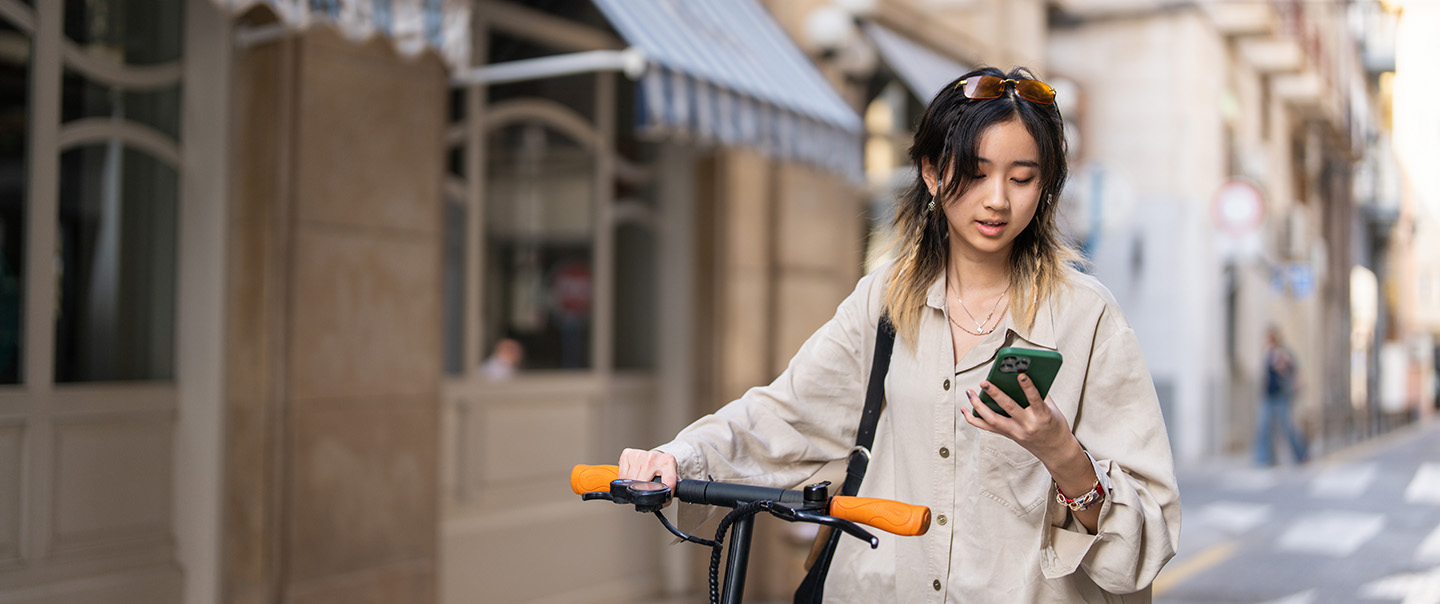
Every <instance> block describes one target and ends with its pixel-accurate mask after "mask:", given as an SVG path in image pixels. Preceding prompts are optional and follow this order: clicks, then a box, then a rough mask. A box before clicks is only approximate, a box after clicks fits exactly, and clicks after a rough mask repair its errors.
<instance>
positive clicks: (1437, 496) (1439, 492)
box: [1405, 462, 1440, 505]
mask: <svg viewBox="0 0 1440 604" xmlns="http://www.w3.org/2000/svg"><path fill="white" fill-rule="evenodd" d="M1405 502H1406V503H1429V504H1436V505H1440V463H1434V462H1430V463H1424V464H1420V469H1419V470H1416V471H1415V478H1414V479H1412V480H1411V481H1410V486H1409V487H1406V489H1405Z"/></svg>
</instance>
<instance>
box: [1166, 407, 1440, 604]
mask: <svg viewBox="0 0 1440 604" xmlns="http://www.w3.org/2000/svg"><path fill="white" fill-rule="evenodd" d="M1179 472H1180V475H1179V479H1180V491H1181V501H1182V502H1183V505H1184V519H1185V520H1184V525H1183V533H1182V537H1181V551H1180V553H1179V555H1178V556H1177V557H1176V559H1175V560H1173V561H1171V563H1170V565H1169V566H1168V567H1166V570H1165V572H1163V573H1162V574H1161V576H1160V579H1159V580H1157V581H1156V584H1155V587H1156V589H1155V593H1156V599H1155V601H1156V602H1157V604H1199V603H1206V604H1213V603H1244V604H1320V603H1328V602H1401V603H1403V604H1430V603H1435V604H1440V422H1432V423H1431V424H1429V425H1426V426H1411V427H1407V428H1402V429H1400V430H1398V431H1397V432H1395V433H1392V434H1389V435H1387V436H1383V437H1381V438H1378V439H1376V440H1374V441H1370V442H1368V443H1365V444H1362V445H1359V446H1357V447H1354V448H1352V449H1349V450H1346V451H1342V452H1339V453H1337V454H1335V455H1331V456H1328V457H1327V458H1324V459H1321V460H1318V461H1316V462H1312V463H1310V464H1306V465H1302V466H1294V465H1288V466H1280V467H1276V468H1268V469H1257V468H1252V467H1249V466H1248V465H1246V464H1245V463H1244V462H1241V461H1229V462H1216V463H1211V464H1205V465H1202V466H1197V467H1190V468H1183V467H1182V468H1180V469H1179Z"/></svg>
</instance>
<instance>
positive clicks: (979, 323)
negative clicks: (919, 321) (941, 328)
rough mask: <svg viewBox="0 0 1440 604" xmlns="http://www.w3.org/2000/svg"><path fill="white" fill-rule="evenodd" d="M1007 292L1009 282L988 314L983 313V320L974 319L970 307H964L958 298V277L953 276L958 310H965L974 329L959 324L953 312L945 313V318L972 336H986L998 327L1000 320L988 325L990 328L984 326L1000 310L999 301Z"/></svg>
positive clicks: (1008, 290)
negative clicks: (973, 323)
mask: <svg viewBox="0 0 1440 604" xmlns="http://www.w3.org/2000/svg"><path fill="white" fill-rule="evenodd" d="M1008 293H1010V284H1006V285H1005V291H1003V292H1000V297H998V298H996V299H995V306H993V307H991V308H990V314H988V315H985V318H984V319H983V320H981V319H976V318H975V315H972V314H970V309H968V308H965V301H964V300H961V299H960V278H959V277H958V276H957V277H956V278H955V302H957V303H959V304H960V310H961V311H964V312H965V316H967V317H970V320H971V321H974V322H975V329H974V330H971V329H970V328H968V327H966V326H964V325H961V324H960V322H959V321H956V320H955V315H954V314H953V313H945V315H946V317H947V318H949V319H950V324H952V325H954V326H956V327H959V328H960V331H963V332H965V333H968V334H970V335H972V336H988V335H990V334H991V333H994V332H995V328H997V327H1000V322H999V321H996V322H995V324H994V325H991V326H990V329H985V326H986V325H989V324H990V319H993V318H995V312H996V311H998V310H1000V302H1001V301H1002V300H1004V299H1005V294H1008ZM1001 316H1004V315H1001Z"/></svg>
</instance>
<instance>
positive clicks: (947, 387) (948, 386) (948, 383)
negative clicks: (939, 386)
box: [945, 380, 950, 390]
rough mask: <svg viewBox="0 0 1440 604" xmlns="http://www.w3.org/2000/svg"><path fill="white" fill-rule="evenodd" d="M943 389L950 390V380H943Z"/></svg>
mask: <svg viewBox="0 0 1440 604" xmlns="http://www.w3.org/2000/svg"><path fill="white" fill-rule="evenodd" d="M945 389H946V390H949V389H950V380H945Z"/></svg>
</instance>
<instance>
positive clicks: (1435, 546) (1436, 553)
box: [1415, 526, 1440, 562]
mask: <svg viewBox="0 0 1440 604" xmlns="http://www.w3.org/2000/svg"><path fill="white" fill-rule="evenodd" d="M1415 561H1416V562H1440V526H1436V527H1435V530H1433V531H1430V536H1428V537H1426V538H1425V540H1424V541H1422V542H1421V543H1420V547H1419V548H1416V550H1415Z"/></svg>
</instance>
